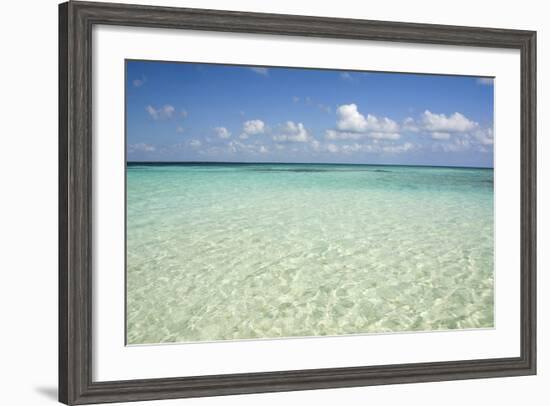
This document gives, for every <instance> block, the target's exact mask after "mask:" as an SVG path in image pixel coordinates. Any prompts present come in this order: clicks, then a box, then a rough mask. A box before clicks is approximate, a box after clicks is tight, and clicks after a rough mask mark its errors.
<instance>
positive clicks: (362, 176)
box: [125, 60, 495, 345]
mask: <svg viewBox="0 0 550 406" xmlns="http://www.w3.org/2000/svg"><path fill="white" fill-rule="evenodd" d="M493 82H494V81H493V78H489V77H473V76H457V75H439V74H418V73H392V72H371V71H347V70H331V69H312V68H294V67H293V68H284V67H259V66H240V65H225V64H205V63H187V62H168V61H142V60H127V61H126V83H125V94H126V97H125V103H126V106H125V109H126V341H127V344H128V345H140V344H163V343H189V342H212V341H221V340H249V339H255V340H257V339H282V338H285V339H289V338H298V337H319V336H342V335H362V334H389V333H403V332H426V333H429V332H434V331H446V330H459V329H462V330H464V329H489V328H494V311H495V308H494V213H493V211H494V188H493V166H494V160H493V156H494V153H493V145H494V132H493V109H494V83H493Z"/></svg>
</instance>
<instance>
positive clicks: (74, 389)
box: [59, 1, 536, 405]
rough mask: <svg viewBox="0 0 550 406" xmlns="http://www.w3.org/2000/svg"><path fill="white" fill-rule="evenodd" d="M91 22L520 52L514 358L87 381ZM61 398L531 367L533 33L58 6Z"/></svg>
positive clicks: (267, 388)
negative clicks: (517, 335) (517, 351)
mask: <svg viewBox="0 0 550 406" xmlns="http://www.w3.org/2000/svg"><path fill="white" fill-rule="evenodd" d="M95 24H104V25H116V26H134V27H153V28H172V29H187V30H189V29H191V30H207V31H225V32H238V33H249V34H277V35H292V36H309V37H320V38H341V39H356V40H375V41H388V42H404V43H420V44H440V45H457V46H475V47H491V48H511V49H517V50H519V51H520V54H521V270H520V273H521V355H520V356H519V357H517V358H499V359H476V360H468V361H449V362H430V363H416V364H400V365H383V366H366V367H349V368H330V369H314V370H311V369H309V370H292V371H277V372H262V373H242V374H230V375H215V376H196V377H181V378H164V379H140V380H131V381H109V382H94V381H93V380H92V373H91V368H92V355H93V348H92V339H91V337H92V322H91V320H92V303H91V298H92V295H91V292H92V285H93V283H92V273H91V270H92V260H93V252H92V235H91V233H92V231H91V230H92V227H91V224H92V221H93V219H92V216H91V213H92V153H93V151H92V141H91V138H92V130H91V129H92V114H91V113H92V98H91V92H92V90H91V89H92V77H91V69H92V51H91V50H92V36H91V32H92V27H93V26H94V25H95ZM59 41H60V42H59V400H60V401H61V402H63V403H65V404H71V405H72V404H88V403H100V402H121V401H138V400H151V399H170V398H185V397H197V396H218V395H231V394H246V393H259V392H277V391H293V390H306V389H319V388H340V387H353V386H366V385H381V384H396V383H412V382H428V381H443V380H456V379H472V378H489V377H503V376H519V375H532V374H535V373H536V272H535V270H536V33H535V32H533V31H519V30H506V29H490V28H473V27H456V26H444V25H429V24H411V23H396V22H384V21H365V20H354V19H340V18H321V17H305V16H294V15H277V14H261V13H245V12H235V11H215V10H200V9H185V8H168V7H148V6H135V5H122V4H108V3H87V2H72V1H71V2H68V3H63V4H61V5H60V6H59Z"/></svg>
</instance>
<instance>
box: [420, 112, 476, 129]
mask: <svg viewBox="0 0 550 406" xmlns="http://www.w3.org/2000/svg"><path fill="white" fill-rule="evenodd" d="M421 120H422V125H423V128H424V129H425V130H427V131H430V132H466V131H470V130H473V129H474V128H476V127H477V126H478V124H477V123H476V122H475V121H471V120H469V119H468V118H466V117H465V116H464V115H463V114H461V113H458V112H456V113H453V114H451V115H450V116H446V115H445V114H436V113H432V112H431V111H429V110H426V111H425V112H424V113H423V114H422V117H421Z"/></svg>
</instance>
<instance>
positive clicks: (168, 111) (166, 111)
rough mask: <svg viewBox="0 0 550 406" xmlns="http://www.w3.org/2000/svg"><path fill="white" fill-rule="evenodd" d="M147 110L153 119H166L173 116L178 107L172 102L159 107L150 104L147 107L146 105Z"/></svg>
mask: <svg viewBox="0 0 550 406" xmlns="http://www.w3.org/2000/svg"><path fill="white" fill-rule="evenodd" d="M145 111H147V113H149V115H150V116H151V118H152V119H153V120H165V119H169V118H172V117H173V116H174V113H175V112H176V109H175V108H174V106H172V105H170V104H165V105H164V106H162V107H159V108H155V107H153V106H151V105H148V106H147V107H145Z"/></svg>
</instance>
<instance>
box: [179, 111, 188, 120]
mask: <svg viewBox="0 0 550 406" xmlns="http://www.w3.org/2000/svg"><path fill="white" fill-rule="evenodd" d="M180 116H182V117H183V118H185V117H187V116H188V113H187V110H182V111H180Z"/></svg>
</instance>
